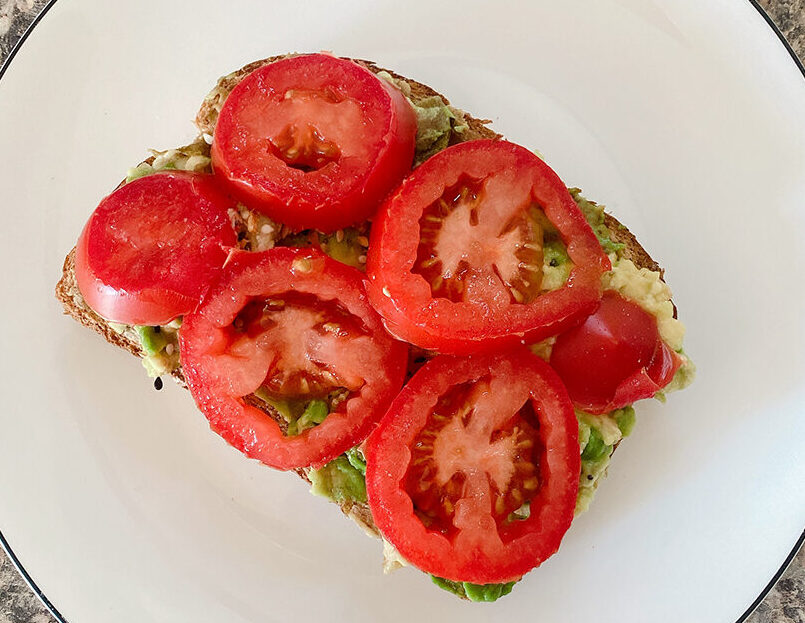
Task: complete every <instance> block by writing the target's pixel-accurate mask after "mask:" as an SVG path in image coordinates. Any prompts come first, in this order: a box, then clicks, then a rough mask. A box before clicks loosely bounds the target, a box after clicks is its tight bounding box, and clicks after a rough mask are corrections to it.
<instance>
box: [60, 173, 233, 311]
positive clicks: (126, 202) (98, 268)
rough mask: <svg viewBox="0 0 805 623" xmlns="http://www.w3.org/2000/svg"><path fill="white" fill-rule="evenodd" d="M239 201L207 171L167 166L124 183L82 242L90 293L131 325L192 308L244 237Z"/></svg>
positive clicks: (86, 293)
mask: <svg viewBox="0 0 805 623" xmlns="http://www.w3.org/2000/svg"><path fill="white" fill-rule="evenodd" d="M233 205H234V204H233V201H232V200H231V199H228V198H227V197H226V196H225V195H224V194H222V193H221V192H220V191H219V190H218V189H217V187H216V185H215V183H214V181H213V177H212V176H211V175H205V174H202V173H190V172H186V171H170V172H168V171H165V172H159V173H154V174H152V175H148V176H146V177H142V178H139V179H136V180H134V181H132V182H130V183H128V184H125V185H123V186H121V187H119V188H118V189H117V190H115V191H114V192H113V193H112V194H111V195H109V196H108V197H106V198H105V199H104V200H103V201H101V203H100V205H99V206H98V207H97V208H96V210H95V212H93V214H92V216H91V217H90V219H89V221H88V222H87V224H86V226H85V227H84V230H83V232H82V233H81V237H80V238H79V239H78V244H77V245H76V254H75V273H76V281H77V283H78V288H79V290H80V291H81V294H82V295H83V297H84V299H85V300H86V301H87V303H88V304H89V306H90V307H91V308H92V309H93V310H95V311H96V312H97V313H98V314H100V315H101V316H103V317H104V318H106V319H107V320H111V321H113V322H120V323H124V324H136V325H163V324H167V323H169V322H170V321H171V320H173V319H174V318H176V317H177V316H180V315H182V314H186V313H187V312H189V311H192V310H193V309H194V308H195V307H196V305H198V302H199V300H200V299H201V296H202V294H203V292H204V290H205V289H206V288H207V286H208V285H209V283H210V282H211V281H212V279H213V278H214V276H215V275H216V273H217V272H218V270H219V269H220V267H221V266H222V265H223V263H224V261H225V260H226V255H227V250H226V248H227V247H232V246H234V245H235V244H236V242H237V239H236V235H235V232H234V230H233V228H232V225H231V223H230V221H229V217H228V216H227V210H228V209H229V208H230V207H232V206H233Z"/></svg>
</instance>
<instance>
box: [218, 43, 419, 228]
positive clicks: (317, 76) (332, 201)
mask: <svg viewBox="0 0 805 623" xmlns="http://www.w3.org/2000/svg"><path fill="white" fill-rule="evenodd" d="M416 131H417V125H416V115H415V114H414V111H413V109H412V107H411V105H410V104H409V103H408V101H407V100H406V99H405V97H404V96H403V94H402V93H400V91H399V90H397V89H395V88H394V87H392V86H390V85H389V84H387V83H386V82H384V81H383V80H381V79H379V78H378V77H377V76H375V75H374V74H373V73H372V72H371V71H369V70H368V69H366V68H365V67H362V66H360V65H358V64H356V63H354V62H352V61H348V60H343V59H340V58H336V57H334V56H329V55H327V54H308V55H304V56H295V57H292V58H286V59H283V60H279V61H276V62H274V63H271V64H269V65H266V66H265V67H261V68H259V69H257V70H255V71H254V72H252V73H251V74H249V75H248V76H246V77H245V78H244V79H243V80H242V81H241V82H240V83H239V84H238V85H237V86H236V87H235V88H234V89H233V91H232V93H231V94H230V95H229V97H228V98H227V99H226V102H225V103H224V106H223V108H222V109H221V114H220V115H219V116H218V121H217V123H216V126H215V136H214V140H213V143H212V163H213V168H214V169H215V172H216V173H218V174H219V175H221V176H223V177H225V178H226V179H227V180H229V182H230V183H231V185H232V188H233V189H234V190H235V191H236V192H237V193H238V194H239V195H240V196H241V197H242V198H243V200H244V202H246V203H247V204H248V205H249V206H250V207H254V208H255V209H258V210H262V211H264V212H265V213H266V214H268V215H269V216H270V217H272V218H273V219H275V220H277V221H280V222H281V223H283V224H285V225H288V226H289V227H292V228H295V229H307V228H315V229H318V230H320V231H325V232H327V231H334V230H336V229H340V228H342V227H345V226H347V225H351V224H353V223H357V222H360V221H364V220H366V219H367V218H368V217H369V216H371V214H372V213H373V212H374V211H375V210H376V209H377V206H378V204H379V202H380V201H381V200H382V199H383V198H384V196H385V195H386V194H387V193H388V192H389V191H390V190H391V189H392V188H394V187H395V186H396V185H397V184H399V182H400V180H401V179H402V178H403V176H404V175H405V174H406V173H408V171H410V170H411V166H412V163H413V159H414V148H415V142H416Z"/></svg>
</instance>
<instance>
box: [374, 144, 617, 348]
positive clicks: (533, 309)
mask: <svg viewBox="0 0 805 623" xmlns="http://www.w3.org/2000/svg"><path fill="white" fill-rule="evenodd" d="M548 241H555V242H557V243H560V244H562V245H564V246H565V247H566V250H567V255H568V257H569V259H570V261H571V262H572V264H573V268H572V270H571V271H570V277H569V278H568V280H567V282H566V283H565V284H564V285H563V286H561V287H559V288H558V289H553V290H549V289H544V288H543V287H542V286H543V262H544V245H545V244H546V242H548ZM609 269H610V263H609V259H608V258H607V257H606V255H605V254H604V253H603V250H602V249H601V245H600V244H599V243H598V240H597V239H596V237H595V234H594V233H593V232H592V230H591V229H590V226H589V225H588V224H587V221H586V220H585V218H584V215H583V214H582V213H581V211H580V210H579V208H578V207H577V206H576V204H575V202H574V201H573V198H572V197H571V196H570V193H569V192H568V190H567V188H566V187H565V185H564V184H563V183H562V181H561V180H560V179H559V178H558V176H557V175H556V174H555V173H554V172H553V171H552V170H551V169H550V168H549V167H548V165H546V164H545V163H544V162H543V161H542V160H540V159H539V158H538V157H537V156H535V155H534V154H533V153H531V152H530V151H528V150H527V149H525V148H523V147H520V146H518V145H515V144H513V143H509V142H506V141H492V140H479V141H469V142H466V143H459V144H457V145H454V146H452V147H448V148H447V149H446V150H444V151H442V152H439V153H438V154H436V155H435V156H433V157H431V158H430V159H428V160H426V161H425V162H424V163H423V164H422V165H421V166H420V167H419V168H417V169H416V170H415V171H414V172H413V173H412V174H411V175H410V176H408V177H407V178H406V179H405V181H404V182H403V183H402V185H401V186H400V188H399V189H398V190H397V191H396V192H395V193H394V194H393V195H391V196H390V197H389V199H388V200H387V201H386V203H385V204H384V206H383V207H382V208H381V209H380V210H379V211H378V213H377V215H376V219H375V222H374V224H373V227H372V232H371V244H370V245H369V252H368V257H367V275H368V277H369V287H368V291H369V296H370V297H371V300H372V303H373V304H374V306H375V307H376V309H377V310H378V311H379V312H380V314H381V315H382V316H383V319H384V321H385V323H386V326H387V328H388V329H389V331H391V332H392V333H393V334H394V335H397V336H398V337H400V338H402V339H405V340H406V341H409V342H411V343H413V344H416V345H417V346H420V347H422V348H427V349H431V350H436V351H438V352H441V353H458V354H464V353H470V352H478V351H485V350H491V349H494V348H499V347H501V346H502V345H505V344H511V343H516V342H520V341H537V340H539V339H542V338H545V337H548V336H550V335H555V334H557V333H559V332H560V331H561V330H563V329H565V328H567V327H569V326H572V325H573V324H575V323H578V322H580V321H581V320H582V319H583V318H584V316H585V315H587V314H590V313H591V312H592V311H594V310H595V306H596V305H597V303H598V301H599V300H600V298H601V284H600V278H601V275H602V274H603V273H604V272H605V271H606V270H609Z"/></svg>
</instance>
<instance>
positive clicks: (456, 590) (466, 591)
mask: <svg viewBox="0 0 805 623" xmlns="http://www.w3.org/2000/svg"><path fill="white" fill-rule="evenodd" d="M430 577H431V580H433V583H434V584H435V585H436V586H438V587H439V588H442V589H444V590H446V591H448V592H451V593H453V594H455V595H458V596H459V597H466V598H467V599H469V600H470V601H497V600H498V599H500V598H501V597H503V596H504V595H508V594H509V593H511V592H512V588H513V587H514V585H515V584H516V583H517V582H518V581H519V580H516V581H514V582H506V583H505V584H473V583H472V582H453V581H452V580H445V579H444V578H440V577H438V576H435V575H431V576H430Z"/></svg>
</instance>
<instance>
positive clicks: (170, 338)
mask: <svg viewBox="0 0 805 623" xmlns="http://www.w3.org/2000/svg"><path fill="white" fill-rule="evenodd" d="M122 326H123V332H124V333H125V332H127V331H128V330H129V328H128V327H127V325H122ZM180 326H182V320H181V318H177V319H176V320H174V321H173V322H171V323H170V324H167V325H164V326H154V327H151V326H134V327H131V329H132V330H133V331H134V334H135V335H136V336H137V339H138V340H139V342H140V350H141V351H142V352H141V357H142V364H143V367H144V368H145V370H146V372H147V373H148V376H149V377H151V378H156V377H159V376H162V375H164V374H171V373H172V372H173V371H174V370H176V369H177V368H178V367H179V333H178V331H179V327H180Z"/></svg>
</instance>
